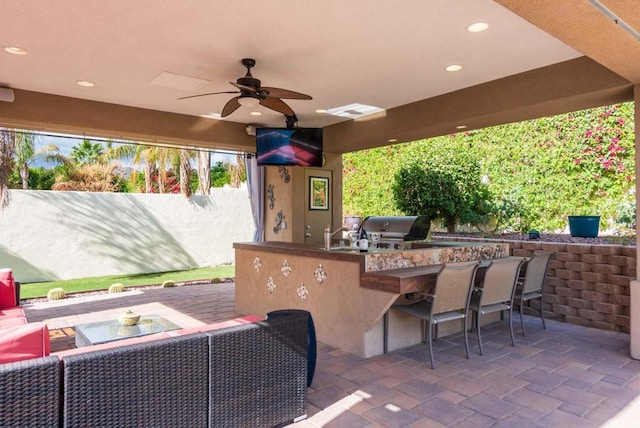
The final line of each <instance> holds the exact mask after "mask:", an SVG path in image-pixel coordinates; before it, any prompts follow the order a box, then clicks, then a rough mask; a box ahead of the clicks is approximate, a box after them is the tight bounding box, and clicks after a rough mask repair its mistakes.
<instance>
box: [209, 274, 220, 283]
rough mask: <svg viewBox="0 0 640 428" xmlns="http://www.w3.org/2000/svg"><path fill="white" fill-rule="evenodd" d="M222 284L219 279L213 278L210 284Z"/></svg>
mask: <svg viewBox="0 0 640 428" xmlns="http://www.w3.org/2000/svg"><path fill="white" fill-rule="evenodd" d="M221 282H222V280H221V279H220V278H219V277H217V276H216V277H215V278H211V283H212V284H220V283H221Z"/></svg>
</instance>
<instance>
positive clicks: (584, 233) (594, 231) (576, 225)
mask: <svg viewBox="0 0 640 428" xmlns="http://www.w3.org/2000/svg"><path fill="white" fill-rule="evenodd" d="M599 229H600V216H597V215H570V216H569V232H570V233H571V236H573V237H576V238H595V237H597V236H598V230H599Z"/></svg>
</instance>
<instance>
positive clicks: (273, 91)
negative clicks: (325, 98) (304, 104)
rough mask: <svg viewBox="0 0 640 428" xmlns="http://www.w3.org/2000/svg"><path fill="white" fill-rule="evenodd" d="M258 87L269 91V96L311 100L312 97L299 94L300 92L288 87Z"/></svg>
mask: <svg viewBox="0 0 640 428" xmlns="http://www.w3.org/2000/svg"><path fill="white" fill-rule="evenodd" d="M260 89H264V90H266V91H269V96H270V97H276V98H284V99H287V100H311V99H313V98H311V97H310V96H309V95H306V94H301V93H300V92H295V91H290V90H288V89H280V88H269V87H266V86H263V87H262V88H260Z"/></svg>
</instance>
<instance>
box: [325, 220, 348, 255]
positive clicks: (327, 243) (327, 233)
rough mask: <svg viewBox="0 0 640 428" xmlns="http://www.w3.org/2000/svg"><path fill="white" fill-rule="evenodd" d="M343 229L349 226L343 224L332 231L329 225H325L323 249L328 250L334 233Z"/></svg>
mask: <svg viewBox="0 0 640 428" xmlns="http://www.w3.org/2000/svg"><path fill="white" fill-rule="evenodd" d="M345 230H349V228H348V227H344V226H343V227H341V228H340V229H337V230H334V231H333V232H332V231H331V225H327V227H326V228H325V229H324V249H325V250H327V251H329V250H330V249H331V240H332V239H333V237H334V236H335V234H336V233H338V232H342V231H345Z"/></svg>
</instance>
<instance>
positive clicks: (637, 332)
mask: <svg viewBox="0 0 640 428" xmlns="http://www.w3.org/2000/svg"><path fill="white" fill-rule="evenodd" d="M633 98H634V100H635V114H634V117H635V148H636V222H637V219H638V218H640V215H639V212H640V204H638V194H640V181H639V180H638V177H640V173H639V172H640V137H639V135H640V85H635V86H634V97H633ZM636 232H637V226H636ZM636 248H640V236H638V234H637V233H636ZM637 272H640V263H639V258H638V256H636V280H635V281H631V284H630V290H629V291H630V294H631V300H630V302H629V305H630V311H631V358H634V359H636V360H640V281H639V280H638V274H637Z"/></svg>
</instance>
